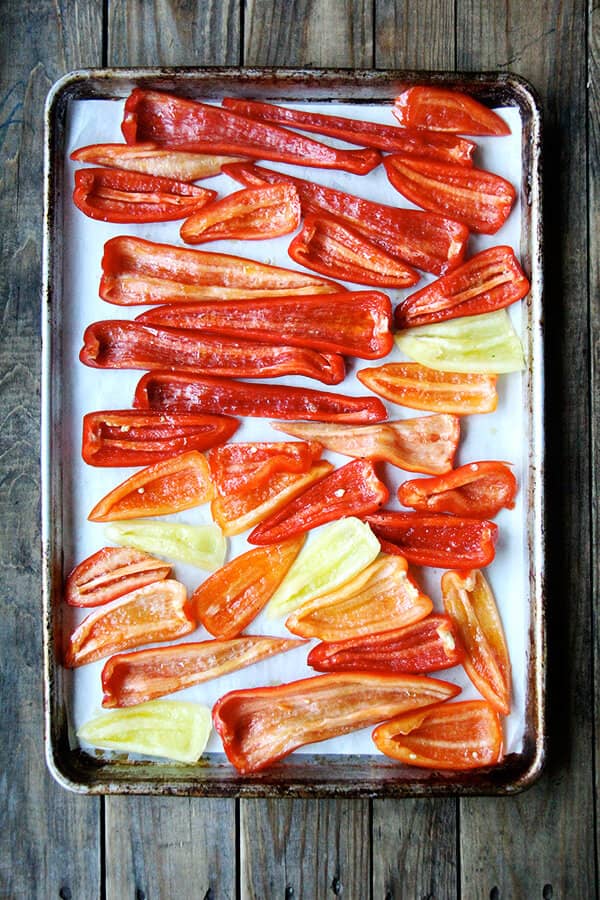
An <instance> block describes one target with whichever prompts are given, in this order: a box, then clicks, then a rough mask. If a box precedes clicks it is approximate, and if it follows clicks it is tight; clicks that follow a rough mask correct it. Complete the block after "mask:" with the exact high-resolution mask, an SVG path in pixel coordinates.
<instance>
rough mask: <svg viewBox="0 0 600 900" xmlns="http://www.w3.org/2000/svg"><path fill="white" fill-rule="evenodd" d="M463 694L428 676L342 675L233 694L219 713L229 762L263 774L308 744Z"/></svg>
mask: <svg viewBox="0 0 600 900" xmlns="http://www.w3.org/2000/svg"><path fill="white" fill-rule="evenodd" d="M459 692H460V688H458V687H457V686H456V685H454V684H449V683H448V682H446V681H440V680H439V679H434V678H427V677H425V676H423V675H371V674H368V673H364V672H360V673H352V674H349V673H336V674H335V675H317V676H316V677H312V678H304V679H302V680H300V681H292V682H291V683H289V684H281V685H277V686H276V687H262V688H250V689H248V690H240V691H230V692H229V693H228V694H225V696H224V697H221V699H220V700H218V701H217V703H216V704H215V706H214V708H213V722H214V726H215V728H216V730H217V731H218V733H219V735H220V736H221V739H222V741H223V747H224V749H225V753H226V754H227V757H228V759H229V761H230V762H231V763H232V764H233V765H234V766H235V767H236V769H238V770H239V771H240V772H242V774H247V773H249V772H258V771H259V770H260V769H265V768H266V767H267V766H269V765H271V764H272V763H274V762H276V761H277V760H279V759H282V757H284V756H287V755H288V754H290V753H292V752H293V751H294V750H296V749H297V748H298V747H302V746H303V745H304V744H312V743H314V742H315V741H324V740H327V738H330V737H336V736H337V735H340V734H347V733H348V732H349V731H356V730H358V729H359V728H364V727H365V726H366V725H373V724H375V723H376V722H381V721H383V720H385V719H389V718H390V717H391V716H396V715H399V714H400V713H403V712H408V711H409V710H415V709H420V708H421V707H423V706H431V705H432V704H434V703H439V702H443V701H444V700H447V699H449V698H450V697H454V696H456V694H458V693H459Z"/></svg>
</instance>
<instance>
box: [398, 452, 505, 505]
mask: <svg viewBox="0 0 600 900" xmlns="http://www.w3.org/2000/svg"><path fill="white" fill-rule="evenodd" d="M516 493H517V481H516V479H515V476H514V475H513V473H512V472H511V471H510V469H509V468H508V466H507V465H505V464H504V463H501V462H494V461H491V460H486V461H485V462H473V463H468V464H467V465H465V466H460V468H458V469H454V471H452V472H448V474H447V475H441V476H439V477H438V478H419V479H415V480H414V481H405V482H404V484H401V485H400V487H399V488H398V499H399V500H400V503H402V505H403V506H412V507H413V509H424V510H430V511H431V512H445V513H452V514H453V515H456V516H473V517H474V518H476V519H491V518H493V517H494V516H495V515H496V514H497V513H498V512H500V510H501V509H502V508H503V507H507V508H508V509H512V508H513V507H514V505H515V494H516Z"/></svg>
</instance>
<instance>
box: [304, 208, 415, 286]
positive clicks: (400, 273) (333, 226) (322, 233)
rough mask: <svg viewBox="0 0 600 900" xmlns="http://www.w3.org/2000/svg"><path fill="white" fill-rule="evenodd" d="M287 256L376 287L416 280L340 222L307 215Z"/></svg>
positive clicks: (316, 269)
mask: <svg viewBox="0 0 600 900" xmlns="http://www.w3.org/2000/svg"><path fill="white" fill-rule="evenodd" d="M288 253H289V255H290V256H291V258H292V259H293V260H295V261H296V262H297V263H299V264H300V265H301V266H306V268H307V269H312V270H313V271H314V272H320V273H321V274H322V275H328V276H329V277H330V278H340V279H341V280H342V281H352V282H356V283H357V284H370V285H374V286H375V287H410V286H411V285H413V284H416V283H417V281H418V280H419V275H418V274H417V272H415V270H414V269H411V268H409V267H408V266H405V265H404V263H402V262H400V261H399V260H398V259H395V258H394V257H393V256H390V254H389V253H386V252H385V250H383V248H382V247H378V246H377V244H374V243H373V242H372V241H370V240H368V239H367V238H366V237H365V236H364V235H362V234H360V233H359V232H358V231H355V230H354V229H353V228H349V227H348V226H347V225H345V224H344V223H343V222H341V221H340V220H339V219H334V218H331V217H330V216H325V215H322V214H321V215H308V216H307V217H306V219H305V221H304V227H303V228H302V231H301V232H300V233H299V234H297V235H296V237H295V238H294V239H293V241H292V242H291V244H290V246H289V248H288Z"/></svg>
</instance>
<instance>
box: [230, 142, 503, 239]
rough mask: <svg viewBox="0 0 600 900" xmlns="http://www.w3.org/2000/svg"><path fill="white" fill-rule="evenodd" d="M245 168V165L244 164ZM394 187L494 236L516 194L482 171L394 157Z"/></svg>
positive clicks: (390, 162)
mask: <svg viewBox="0 0 600 900" xmlns="http://www.w3.org/2000/svg"><path fill="white" fill-rule="evenodd" d="M242 165H243V163H242ZM384 166H385V171H386V173H387V177H388V179H389V181H390V183H391V184H392V185H393V187H395V188H396V190H397V191H399V192H400V193H401V194H402V196H403V197H406V198H407V199H408V200H410V201H411V202H412V203H416V204H417V206H422V207H423V209H427V210H429V211H430V212H432V213H438V214H439V215H441V216H450V217H451V218H452V219H456V221H457V222H462V223H463V224H464V225H466V226H467V227H468V228H469V229H470V230H471V231H475V232H477V233H479V234H495V233H496V232H497V231H498V230H499V229H500V228H501V227H502V226H503V225H504V223H505V222H506V220H507V218H508V216H509V214H510V211H511V209H512V207H513V204H514V202H515V199H516V196H517V193H516V191H515V189H514V187H513V186H512V184H510V182H508V181H507V180H506V179H505V178H501V177H500V175H494V174H493V173H492V172H485V171H484V170H483V169H466V168H465V167H464V166H456V165H453V164H452V163H437V162H431V161H430V160H426V159H416V158H413V157H409V156H401V155H400V154H398V155H392V156H387V157H386V158H385V160H384Z"/></svg>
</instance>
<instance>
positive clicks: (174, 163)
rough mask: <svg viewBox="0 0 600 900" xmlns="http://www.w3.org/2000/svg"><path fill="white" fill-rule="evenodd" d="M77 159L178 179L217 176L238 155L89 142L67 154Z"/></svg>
mask: <svg viewBox="0 0 600 900" xmlns="http://www.w3.org/2000/svg"><path fill="white" fill-rule="evenodd" d="M71 159H74V160H77V161H78V162H86V163H95V164H96V165H99V166H108V167H110V168H115V169H125V170H127V171H129V172H143V173H144V174H145V175H159V176H161V177H163V178H176V179H177V180H178V181H197V180H198V179H200V178H209V177H210V176H211V175H218V174H219V172H220V171H221V166H222V165H224V164H225V163H227V162H240V161H241V157H239V156H237V157H233V156H214V155H211V156H207V155H205V154H202V153H185V152H184V151H183V150H165V149H164V148H163V147H159V146H158V145H157V144H150V143H146V144H133V145H132V146H130V145H129V144H90V145H89V146H87V147H79V148H78V149H77V150H74V151H73V153H71Z"/></svg>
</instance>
